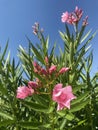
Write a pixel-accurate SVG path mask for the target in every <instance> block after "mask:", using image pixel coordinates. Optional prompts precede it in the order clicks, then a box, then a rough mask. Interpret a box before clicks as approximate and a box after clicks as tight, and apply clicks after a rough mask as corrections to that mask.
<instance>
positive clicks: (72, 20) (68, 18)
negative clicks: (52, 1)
mask: <svg viewBox="0 0 98 130" xmlns="http://www.w3.org/2000/svg"><path fill="white" fill-rule="evenodd" d="M82 14H83V11H82V10H81V9H79V8H78V7H77V6H76V8H75V11H74V12H71V13H68V12H67V11H66V12H65V13H63V14H62V16H61V21H62V22H63V23H65V22H66V23H69V24H76V23H77V22H78V21H79V20H80V19H81V17H82Z"/></svg>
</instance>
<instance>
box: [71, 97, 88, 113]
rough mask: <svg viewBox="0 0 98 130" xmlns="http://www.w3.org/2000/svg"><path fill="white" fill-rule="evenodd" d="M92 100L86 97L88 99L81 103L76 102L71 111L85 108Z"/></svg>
mask: <svg viewBox="0 0 98 130" xmlns="http://www.w3.org/2000/svg"><path fill="white" fill-rule="evenodd" d="M89 102H90V99H86V101H82V102H80V103H76V104H74V105H72V106H71V109H70V110H69V111H70V112H76V111H79V110H81V109H82V108H84V107H85V106H86V105H87V104H88V103H89Z"/></svg>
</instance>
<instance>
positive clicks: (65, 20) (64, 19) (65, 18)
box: [61, 11, 69, 23]
mask: <svg viewBox="0 0 98 130" xmlns="http://www.w3.org/2000/svg"><path fill="white" fill-rule="evenodd" d="M68 19H69V13H68V12H67V11H66V12H65V13H63V14H62V16H61V21H62V22H63V23H65V22H67V20H68Z"/></svg>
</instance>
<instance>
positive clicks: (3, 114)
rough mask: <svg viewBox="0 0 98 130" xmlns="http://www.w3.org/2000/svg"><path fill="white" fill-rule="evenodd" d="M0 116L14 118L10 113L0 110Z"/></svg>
mask: <svg viewBox="0 0 98 130" xmlns="http://www.w3.org/2000/svg"><path fill="white" fill-rule="evenodd" d="M0 116H2V117H3V118H6V119H10V120H14V117H12V115H10V114H8V113H6V112H3V111H0Z"/></svg>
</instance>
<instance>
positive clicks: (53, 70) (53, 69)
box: [49, 65, 57, 74]
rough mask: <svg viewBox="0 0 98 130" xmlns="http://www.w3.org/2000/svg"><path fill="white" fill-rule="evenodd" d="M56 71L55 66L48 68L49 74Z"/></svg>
mask: <svg viewBox="0 0 98 130" xmlns="http://www.w3.org/2000/svg"><path fill="white" fill-rule="evenodd" d="M56 69H57V66H56V65H52V66H51V67H50V68H49V74H52V73H53V72H55V71H56Z"/></svg>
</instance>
